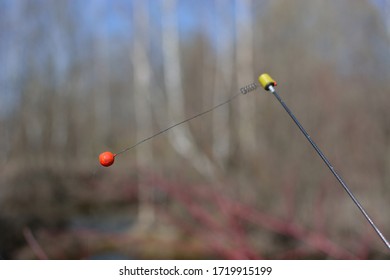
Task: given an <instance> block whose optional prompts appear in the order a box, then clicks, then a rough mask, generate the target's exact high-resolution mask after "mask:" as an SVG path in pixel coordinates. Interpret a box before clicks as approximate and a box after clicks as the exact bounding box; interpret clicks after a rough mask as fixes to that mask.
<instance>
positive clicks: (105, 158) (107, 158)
mask: <svg viewBox="0 0 390 280" xmlns="http://www.w3.org/2000/svg"><path fill="white" fill-rule="evenodd" d="M115 156H116V154H113V153H111V152H104V153H101V154H100V155H99V162H100V164H101V165H103V166H105V167H109V166H110V165H112V164H113V163H114V160H115Z"/></svg>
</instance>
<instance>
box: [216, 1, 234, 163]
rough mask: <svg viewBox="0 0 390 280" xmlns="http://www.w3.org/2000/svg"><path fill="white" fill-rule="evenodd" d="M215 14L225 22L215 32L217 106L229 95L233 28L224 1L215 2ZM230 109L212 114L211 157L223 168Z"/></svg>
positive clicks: (229, 142) (232, 54) (221, 109)
mask: <svg viewBox="0 0 390 280" xmlns="http://www.w3.org/2000/svg"><path fill="white" fill-rule="evenodd" d="M216 5H217V6H216V13H217V14H219V15H223V18H225V19H226V20H225V21H224V22H223V23H222V26H218V31H217V35H216V36H217V58H216V59H217V62H216V69H217V70H216V76H215V82H214V103H215V104H217V103H218V102H221V100H226V99H228V98H229V96H230V95H231V88H232V77H233V75H232V74H233V63H234V49H233V44H234V43H233V36H232V35H233V34H232V30H233V26H232V22H231V20H230V18H231V16H229V15H228V11H229V8H228V6H226V3H225V1H223V0H218V1H217V2H216ZM229 116H230V109H229V106H224V107H223V108H220V109H218V110H216V111H215V112H214V113H213V126H212V133H213V146H212V148H213V156H214V158H215V159H216V160H217V162H218V163H219V165H220V166H221V167H223V165H224V163H226V160H227V158H228V157H229V154H230V145H231V139H230V136H231V134H230V125H229Z"/></svg>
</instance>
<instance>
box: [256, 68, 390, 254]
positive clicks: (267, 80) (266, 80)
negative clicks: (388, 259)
mask: <svg viewBox="0 0 390 280" xmlns="http://www.w3.org/2000/svg"><path fill="white" fill-rule="evenodd" d="M259 82H260V84H261V86H262V87H263V88H264V89H265V90H267V91H270V92H271V93H272V94H273V95H274V96H275V97H276V99H277V100H278V101H279V103H280V104H281V105H282V106H283V108H284V110H286V112H287V113H288V114H289V116H290V117H291V119H292V120H293V121H294V122H295V124H296V125H297V126H298V128H299V129H300V131H301V132H302V133H303V135H304V136H305V137H306V139H307V140H308V141H309V142H310V144H311V145H312V146H313V148H314V150H316V152H317V154H318V155H319V156H320V157H321V159H322V160H323V161H324V162H325V164H326V166H327V167H328V168H329V170H330V171H331V172H332V174H333V175H334V176H335V177H336V179H337V181H339V183H340V185H341V186H342V187H343V189H344V190H345V191H346V192H347V194H348V195H349V197H350V198H351V199H352V201H353V202H354V203H355V205H356V206H357V207H358V208H359V210H360V212H361V213H362V214H363V216H364V217H365V218H366V219H367V221H368V222H369V223H370V225H371V226H372V227H373V229H374V230H375V232H376V233H377V234H378V235H379V237H380V238H381V239H382V241H383V243H385V245H386V246H387V248H388V249H390V243H389V241H387V239H386V237H385V236H384V235H383V234H382V232H381V231H380V230H379V228H378V227H377V226H376V225H375V223H374V221H373V220H372V219H371V218H370V216H369V215H368V213H367V211H366V210H364V208H363V206H362V205H361V204H360V202H359V201H358V200H357V198H356V197H355V195H354V194H353V193H352V191H351V189H350V188H349V187H348V185H347V183H345V182H344V180H343V179H342V178H341V176H340V175H339V174H338V173H337V171H336V170H335V169H334V167H333V166H332V164H331V163H330V161H329V160H328V159H327V157H326V156H325V155H324V153H323V152H322V151H321V150H320V148H319V147H318V146H317V144H316V143H315V142H314V141H313V139H312V138H311V137H310V135H309V134H308V133H307V132H306V130H305V129H304V128H303V126H302V125H301V123H300V122H299V121H298V119H297V118H296V117H295V116H294V114H293V113H292V112H291V110H290V109H289V108H288V107H287V105H286V103H284V101H283V100H282V98H281V97H280V96H279V94H278V93H277V92H276V90H275V86H276V82H275V81H274V80H273V79H272V78H271V77H270V76H269V75H268V74H266V73H265V74H262V75H260V77H259Z"/></svg>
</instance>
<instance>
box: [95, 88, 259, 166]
mask: <svg viewBox="0 0 390 280" xmlns="http://www.w3.org/2000/svg"><path fill="white" fill-rule="evenodd" d="M257 88H258V84H257V83H251V84H249V85H246V86H244V87H242V88H240V92H239V93H237V94H235V95H233V96H232V97H230V98H229V99H228V100H226V101H224V102H222V103H219V104H217V105H215V106H213V107H211V108H210V109H207V110H206V111H203V112H201V113H198V114H196V115H194V116H192V117H190V118H188V119H185V120H183V121H181V122H178V123H175V124H173V125H171V126H169V127H167V128H165V129H163V130H161V131H159V132H157V133H155V134H153V135H151V136H149V137H146V138H144V139H142V140H140V141H139V142H137V143H135V144H134V145H132V146H130V147H127V148H125V149H123V150H122V151H120V152H118V153H116V154H113V153H111V152H108V151H107V152H104V153H101V154H100V155H99V161H100V164H101V165H103V166H105V167H108V166H110V165H112V164H113V163H114V160H115V157H117V156H118V155H121V154H123V153H125V152H127V151H130V150H132V149H134V148H135V147H137V146H138V145H141V144H142V143H144V142H147V141H149V140H151V139H153V138H154V137H156V136H158V135H160V134H163V133H164V132H167V131H168V130H170V129H172V128H174V127H177V126H179V125H181V124H184V123H186V122H189V121H191V120H193V119H196V118H198V117H200V116H203V115H205V114H207V113H210V112H211V111H214V110H215V109H217V108H219V107H222V106H224V105H226V104H228V103H230V102H232V101H233V100H234V99H236V98H237V97H238V96H240V95H241V94H247V93H248V92H251V91H254V90H256V89H257Z"/></svg>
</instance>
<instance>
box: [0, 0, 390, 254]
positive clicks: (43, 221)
mask: <svg viewBox="0 0 390 280" xmlns="http://www.w3.org/2000/svg"><path fill="white" fill-rule="evenodd" d="M0 62H1V67H0V135H1V137H0V258H2V259H46V258H49V259H248V258H249V259H262V258H265V259H350V258H351V259H382V258H386V259H388V258H389V254H388V251H387V250H386V248H385V246H384V244H383V243H382V242H381V240H380V239H379V238H378V236H377V235H376V234H375V232H374V231H373V230H372V228H371V227H370V226H369V224H368V223H367V222H366V220H365V219H364V218H363V216H362V215H361V213H360V212H359V211H358V209H357V208H356V206H355V205H354V204H353V203H352V201H351V200H350V198H349V197H348V196H347V195H346V193H345V192H344V191H343V190H342V188H341V187H340V186H339V185H338V183H337V181H336V180H335V179H334V178H333V176H332V175H331V173H330V172H329V170H327V169H326V167H325V165H324V164H323V162H322V161H321V159H320V158H319V157H318V156H317V155H316V154H315V152H314V151H313V150H312V148H311V147H310V145H309V144H308V143H307V142H306V140H305V139H304V137H303V136H302V135H301V134H300V132H299V130H298V128H297V127H295V125H294V124H293V122H292V121H291V120H290V118H289V117H288V115H287V114H286V113H285V112H284V111H283V108H282V107H281V106H280V104H279V103H278V102H277V100H276V99H275V98H274V97H273V96H272V95H270V94H269V93H267V92H265V91H263V90H258V91H256V92H253V93H250V94H247V95H245V96H240V97H238V98H237V99H235V100H234V101H233V102H231V103H229V104H228V105H226V106H224V107H221V108H218V109H217V110H215V111H213V112H212V113H209V114H207V115H204V116H202V117H200V118H197V119H194V120H192V121H191V122H189V123H187V124H184V125H182V126H180V127H177V128H175V129H173V130H171V131H170V132H168V133H165V134H162V135H160V136H158V137H157V138H154V139H153V140H151V141H149V142H146V143H144V144H142V145H140V146H138V147H137V148H136V149H134V150H131V151H129V152H127V153H125V154H122V155H121V156H120V157H118V158H117V159H116V162H115V164H114V165H113V166H112V167H110V168H104V167H101V166H99V163H98V160H97V158H98V155H99V154H100V153H101V152H103V151H105V150H110V151H112V152H114V153H115V152H119V151H120V150H122V149H125V148H126V147H128V146H131V145H132V144H134V143H136V142H137V141H138V140H140V139H143V138H145V137H148V136H150V135H152V134H153V133H155V132H157V131H159V130H161V129H164V128H166V127H168V126H169V125H172V124H174V123H176V122H179V121H182V120H183V119H186V118H188V117H191V116H192V115H194V114H196V113H199V112H201V111H204V110H206V109H208V108H210V107H212V106H213V105H214V104H217V103H219V102H223V101H225V100H227V99H228V98H230V97H231V96H232V95H234V94H236V93H237V92H238V90H239V88H240V87H243V86H245V85H247V84H249V83H251V82H253V81H256V79H257V77H258V75H259V74H261V73H263V72H268V73H270V75H271V76H272V77H273V78H274V79H275V80H276V81H278V88H277V90H278V92H279V93H280V95H281V96H282V98H283V99H284V100H285V102H286V103H287V104H288V105H289V106H290V108H291V109H292V111H293V112H294V113H295V114H296V116H297V117H298V119H299V120H300V121H301V122H302V124H303V126H304V127H305V128H306V129H307V130H308V132H309V134H310V135H311V136H312V138H313V139H314V140H315V141H316V142H317V144H318V145H319V146H320V147H321V149H322V150H323V151H324V153H325V154H326V155H327V156H328V158H329V159H330V161H331V162H332V163H333V164H334V166H335V168H336V170H338V171H339V172H340V173H341V175H342V176H343V177H344V179H345V180H346V182H347V183H348V184H349V185H350V186H351V189H352V191H353V192H354V193H355V194H356V196H357V197H358V199H359V200H360V201H361V202H362V204H363V206H364V207H365V208H366V210H367V211H368V212H369V213H370V215H371V216H372V217H373V219H374V221H375V222H376V223H377V224H378V225H379V227H380V228H381V230H382V231H383V233H384V235H385V236H387V237H390V220H389V216H388V215H389V213H390V112H389V105H390V86H389V80H390V1H387V0H357V1H356V0H341V1H340V0H337V1H336V0H332V1H320V0H310V1H309V0H298V1H288V0H272V1H270V0H264V1H260V0H259V1H254V0H215V1H207V0H200V1H190V0H166V1H163V0H161V1H135V0H133V1H109V0H96V1H54V0H53V1H50V0H34V1H21V0H18V1H11V0H0Z"/></svg>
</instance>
